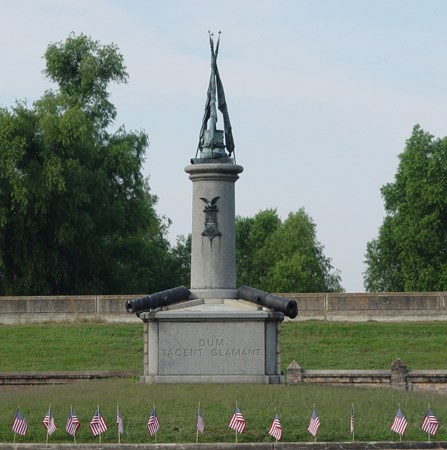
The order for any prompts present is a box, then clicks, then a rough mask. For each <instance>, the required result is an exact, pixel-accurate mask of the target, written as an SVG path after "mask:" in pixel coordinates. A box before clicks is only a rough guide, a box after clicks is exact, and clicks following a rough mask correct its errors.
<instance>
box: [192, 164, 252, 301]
mask: <svg viewBox="0 0 447 450" xmlns="http://www.w3.org/2000/svg"><path fill="white" fill-rule="evenodd" d="M242 171H243V167H242V166H238V165H236V164H234V163H233V162H232V160H229V159H227V160H226V161H225V162H217V163H198V164H191V165H189V166H187V167H185V172H187V173H188V174H189V178H190V180H191V181H192V183H193V196H192V197H193V198H192V242H191V293H192V298H207V299H213V298H214V299H222V298H230V299H232V298H236V297H237V289H236V239H235V182H236V181H237V180H238V179H239V176H238V174H239V173H241V172H242ZM217 197H218V199H217ZM201 199H206V200H201ZM211 203H213V207H214V208H215V209H214V212H212V213H211V214H209V213H207V212H206V211H205V208H206V207H207V205H208V208H210V204H211ZM216 210H217V211H216ZM208 211H212V208H211V209H208ZM205 219H207V225H205Z"/></svg>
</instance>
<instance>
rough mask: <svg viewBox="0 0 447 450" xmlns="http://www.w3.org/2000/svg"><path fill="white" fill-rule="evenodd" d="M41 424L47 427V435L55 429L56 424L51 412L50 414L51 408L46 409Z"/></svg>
mask: <svg viewBox="0 0 447 450" xmlns="http://www.w3.org/2000/svg"><path fill="white" fill-rule="evenodd" d="M42 423H43V426H44V427H45V428H46V429H47V433H48V435H50V436H51V435H52V434H53V433H54V432H55V431H56V430H57V427H56V424H55V423H54V417H53V414H51V408H49V409H48V412H47V414H46V416H45V417H44V418H43V422H42Z"/></svg>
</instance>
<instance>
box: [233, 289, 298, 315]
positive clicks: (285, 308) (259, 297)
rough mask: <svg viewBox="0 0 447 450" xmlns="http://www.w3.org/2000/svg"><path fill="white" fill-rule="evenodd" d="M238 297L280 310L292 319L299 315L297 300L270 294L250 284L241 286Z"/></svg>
mask: <svg viewBox="0 0 447 450" xmlns="http://www.w3.org/2000/svg"><path fill="white" fill-rule="evenodd" d="M238 297H239V298H240V299H242V300H247V301H249V302H253V303H256V304H258V305H262V306H265V307H267V308H270V309H273V310H274V311H280V312H282V313H283V314H284V315H285V316H287V317H290V318H291V319H294V318H295V317H296V316H297V315H298V306H297V304H296V301H295V300H291V299H289V298H284V297H279V296H278V295H274V294H269V293H267V292H264V291H260V290H259V289H254V288H251V287H249V286H241V287H240V288H239V292H238Z"/></svg>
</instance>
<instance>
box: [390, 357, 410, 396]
mask: <svg viewBox="0 0 447 450" xmlns="http://www.w3.org/2000/svg"><path fill="white" fill-rule="evenodd" d="M407 374H408V370H407V365H406V364H405V363H404V362H403V361H402V360H401V359H400V358H397V359H396V360H395V361H393V363H392V364H391V379H390V384H391V387H393V388H397V389H403V390H405V389H407Z"/></svg>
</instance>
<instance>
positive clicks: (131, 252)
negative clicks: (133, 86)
mask: <svg viewBox="0 0 447 450" xmlns="http://www.w3.org/2000/svg"><path fill="white" fill-rule="evenodd" d="M45 59H46V69H45V74H46V76H47V77H48V78H49V79H50V80H51V81H53V82H55V83H57V85H58V88H57V89H54V90H48V91H46V92H45V93H44V94H43V96H42V97H41V98H40V99H39V100H37V101H36V102H34V104H33V105H32V107H28V106H27V104H26V103H25V102H20V101H18V102H17V103H16V105H15V106H13V107H11V108H1V109H0V294H3V295H20V294H22V295H39V294H40V295H46V294H83V293H102V294H107V293H138V292H154V291H157V290H160V289H166V288H168V287H172V286H173V285H177V284H176V280H175V279H173V277H174V276H175V274H177V275H178V273H179V270H178V267H176V264H177V262H176V257H175V255H173V253H172V252H171V251H170V247H169V243H168V241H167V239H166V237H165V236H166V228H167V226H168V221H167V220H165V219H162V218H160V217H158V215H157V214H156V211H155V208H154V207H155V204H156V201H157V198H156V197H155V196H154V195H152V194H151V192H150V188H149V184H148V180H147V179H145V178H144V177H143V175H142V164H143V162H144V157H145V152H146V150H147V146H148V137H147V134H146V133H145V132H143V131H139V132H137V131H132V132H127V131H126V130H125V128H124V127H123V126H122V127H119V128H118V129H117V131H114V132H111V131H110V127H111V125H112V123H113V120H114V119H115V117H116V109H115V106H114V105H113V104H112V103H111V102H110V100H109V92H108V86H109V84H110V83H111V82H117V83H125V82H126V81H127V78H128V75H127V72H126V67H125V65H124V60H123V57H122V55H121V54H120V53H119V51H118V48H117V47H116V46H115V45H113V44H112V45H101V44H100V43H98V42H97V41H93V40H92V39H91V38H89V37H87V36H85V35H82V34H81V35H79V36H76V35H74V34H71V35H70V36H69V37H68V39H67V40H66V41H65V42H59V43H53V44H50V45H49V46H48V48H47V50H46V52H45Z"/></svg>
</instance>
